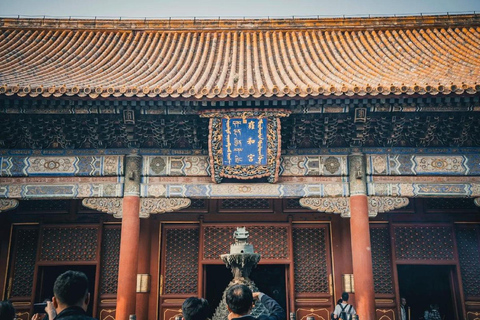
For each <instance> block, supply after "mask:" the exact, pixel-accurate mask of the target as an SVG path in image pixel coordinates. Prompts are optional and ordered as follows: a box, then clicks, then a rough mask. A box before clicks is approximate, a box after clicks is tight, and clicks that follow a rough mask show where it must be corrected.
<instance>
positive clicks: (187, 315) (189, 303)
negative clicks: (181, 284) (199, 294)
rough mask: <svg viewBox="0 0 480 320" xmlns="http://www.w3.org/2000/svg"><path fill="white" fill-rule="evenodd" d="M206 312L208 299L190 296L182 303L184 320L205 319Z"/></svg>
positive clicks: (206, 316)
mask: <svg viewBox="0 0 480 320" xmlns="http://www.w3.org/2000/svg"><path fill="white" fill-rule="evenodd" d="M208 312H209V310H208V301H207V300H206V299H203V298H196V297H190V298H187V299H185V301H184V302H183V304H182V316H183V319H184V320H207V318H208Z"/></svg>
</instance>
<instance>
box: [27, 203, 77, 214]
mask: <svg viewBox="0 0 480 320" xmlns="http://www.w3.org/2000/svg"><path fill="white" fill-rule="evenodd" d="M70 203H71V201H70V200H28V201H20V204H19V205H18V211H19V212H21V213H33V212H49V213H53V212H55V213H67V212H68V209H69V206H70Z"/></svg>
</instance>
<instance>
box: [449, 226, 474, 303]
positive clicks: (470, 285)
mask: <svg viewBox="0 0 480 320" xmlns="http://www.w3.org/2000/svg"><path fill="white" fill-rule="evenodd" d="M455 231H456V232H455V233H456V238H457V249H458V259H459V262H460V271H461V274H462V283H463V292H464V294H465V297H468V298H473V297H480V277H479V275H480V249H479V243H480V226H478V225H477V226H457V229H456V230H455Z"/></svg>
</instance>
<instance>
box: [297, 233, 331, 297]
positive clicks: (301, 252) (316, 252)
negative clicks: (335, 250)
mask: <svg viewBox="0 0 480 320" xmlns="http://www.w3.org/2000/svg"><path fill="white" fill-rule="evenodd" d="M326 237H327V230H326V228H324V227H316V228H315V227H295V228H294V229H293V261H294V272H295V293H307V292H308V293H328V292H329V287H328V265H327V239H326Z"/></svg>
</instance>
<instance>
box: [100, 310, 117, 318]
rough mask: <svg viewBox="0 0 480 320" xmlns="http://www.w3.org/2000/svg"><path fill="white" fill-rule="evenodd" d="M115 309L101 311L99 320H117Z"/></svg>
mask: <svg viewBox="0 0 480 320" xmlns="http://www.w3.org/2000/svg"><path fill="white" fill-rule="evenodd" d="M115 313H116V309H115V308H102V309H100V312H99V316H98V320H115Z"/></svg>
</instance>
